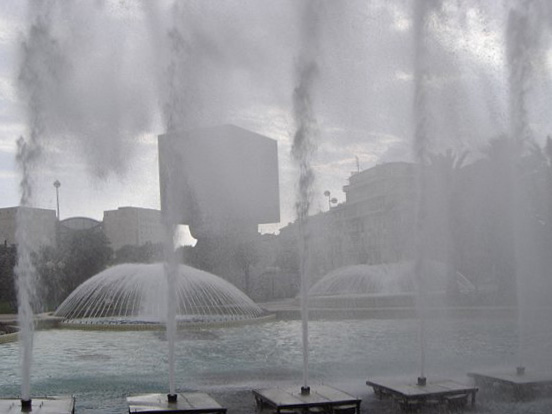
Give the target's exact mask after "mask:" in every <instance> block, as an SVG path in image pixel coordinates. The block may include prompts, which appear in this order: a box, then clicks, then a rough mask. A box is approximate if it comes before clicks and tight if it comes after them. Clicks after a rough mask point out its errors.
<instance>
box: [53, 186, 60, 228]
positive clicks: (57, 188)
mask: <svg viewBox="0 0 552 414" xmlns="http://www.w3.org/2000/svg"><path fill="white" fill-rule="evenodd" d="M54 187H56V204H57V219H58V220H59V187H61V183H60V182H59V180H56V181H54Z"/></svg>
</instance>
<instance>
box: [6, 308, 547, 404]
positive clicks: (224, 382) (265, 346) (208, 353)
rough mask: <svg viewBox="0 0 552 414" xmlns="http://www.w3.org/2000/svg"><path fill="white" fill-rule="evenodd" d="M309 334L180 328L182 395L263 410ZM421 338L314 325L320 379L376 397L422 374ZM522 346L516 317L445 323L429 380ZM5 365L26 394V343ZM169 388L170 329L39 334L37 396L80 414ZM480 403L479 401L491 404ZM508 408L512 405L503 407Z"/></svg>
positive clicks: (290, 375) (411, 326)
mask: <svg viewBox="0 0 552 414" xmlns="http://www.w3.org/2000/svg"><path fill="white" fill-rule="evenodd" d="M300 332H301V324H300V321H273V322H267V323H264V324H251V325H245V326H233V327H226V328H209V329H198V330H193V331H192V330H188V331H180V332H178V338H177V347H176V354H177V366H176V373H177V387H178V391H180V390H200V391H207V392H212V391H214V392H218V393H222V394H225V393H226V394H227V395H230V394H232V393H239V395H240V396H241V397H240V398H242V399H243V400H244V401H243V404H241V405H242V406H243V407H244V411H243V412H248V410H249V411H250V412H253V410H254V400H253V397H252V395H250V393H246V392H245V391H246V390H250V389H252V388H260V387H267V386H270V387H272V386H279V385H287V384H295V383H296V384H298V386H299V384H300V381H301V372H302V371H301V370H302V348H301V347H302V345H301V333H300ZM417 334H418V323H417V321H416V320H413V319H399V320H375V319H369V320H346V321H312V322H311V323H310V337H311V338H310V352H311V353H310V372H311V384H313V385H314V384H317V383H325V384H328V385H333V386H337V387H340V388H341V389H343V390H345V391H348V392H351V393H353V394H355V395H357V396H359V397H361V398H363V399H365V398H366V397H368V398H372V396H371V390H370V389H368V387H367V386H366V385H365V381H366V379H367V378H368V377H371V376H372V377H373V376H382V375H390V376H395V375H396V376H398V375H402V374H408V375H410V374H411V375H412V377H413V378H414V377H415V376H416V375H417V369H418V358H419V350H418V345H417V344H418V339H417ZM517 343H518V340H517V333H516V322H515V320H514V319H509V318H488V319H476V318H455V319H442V320H441V319H439V320H435V321H434V322H433V323H432V324H431V326H430V328H429V338H428V350H427V359H428V360H427V376H428V378H431V377H434V376H447V377H449V378H451V377H452V378H457V379H460V380H464V381H468V378H467V377H466V375H465V374H466V373H467V372H469V371H470V370H473V369H483V368H485V367H496V366H497V365H504V366H509V365H510V364H512V367H515V355H516V353H517V346H518V345H517ZM551 345H552V333H551V332H549V331H548V330H547V331H546V332H542V336H541V337H539V338H538V339H537V340H536V341H535V353H534V355H535V358H534V361H532V363H535V364H537V365H540V367H541V368H547V369H549V370H550V371H552V369H551V367H552V361H551V359H550V358H546V357H544V355H545V354H547V355H549V356H550V355H552V349H551ZM537 350H539V352H537ZM543 353H544V354H543ZM0 361H1V363H0V364H1V368H2V375H1V376H0V396H4V397H14V396H15V397H16V396H18V395H19V383H20V379H19V350H18V346H17V344H16V343H8V344H3V345H0ZM528 369H529V367H528ZM167 384H168V374H167V356H166V342H165V337H164V333H163V332H155V331H135V332H128V331H125V332H120V331H80V330H59V329H56V330H46V331H39V332H37V334H36V338H35V347H34V363H33V373H32V390H33V396H36V397H39V396H41V395H62V394H73V395H75V396H76V399H77V404H76V412H77V414H80V413H87V414H88V413H124V412H126V410H127V407H126V403H125V397H126V396H127V395H129V394H136V393H147V392H166V390H167V387H168V385H167ZM480 401H481V400H480V399H479V400H478V407H486V406H485V404H484V403H482V404H483V405H481V404H479V403H480ZM368 403H369V402H368ZM539 404H541V406H542V402H541V403H539ZM363 406H364V407H366V403H365V402H363ZM509 407H512V410H513V409H514V406H512V405H509ZM548 408H550V406H548ZM480 409H481V408H478V410H480ZM543 409H544V408H543ZM516 410H517V409H516ZM229 411H230V410H229ZM233 411H234V412H235V410H233ZM482 412H486V411H485V410H483V411H482ZM492 412H494V411H492ZM501 412H509V411H507V410H504V409H503V408H501ZM510 412H517V411H510ZM531 412H540V411H531ZM543 412H545V411H543Z"/></svg>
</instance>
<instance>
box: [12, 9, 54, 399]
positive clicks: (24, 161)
mask: <svg viewBox="0 0 552 414" xmlns="http://www.w3.org/2000/svg"><path fill="white" fill-rule="evenodd" d="M30 12H31V14H32V16H31V19H32V21H31V25H30V27H29V31H28V33H27V37H26V38H25V40H24V42H23V44H22V60H21V64H20V69H19V78H18V81H19V83H18V86H19V91H20V94H21V97H22V100H23V102H24V108H25V112H26V113H25V115H26V123H27V137H26V138H24V137H20V138H19V139H18V141H17V157H16V160H17V164H18V167H19V170H20V173H21V181H20V192H21V198H20V207H21V208H20V209H19V210H18V214H17V230H16V243H17V256H18V258H17V265H16V267H15V274H16V277H17V299H18V323H19V329H20V331H19V335H20V340H19V346H20V350H21V400H22V401H26V402H29V403H30V399H31V384H30V382H31V380H30V377H31V364H32V348H33V324H34V322H33V319H34V316H33V306H34V307H35V308H38V304H37V301H38V300H37V299H38V298H37V296H36V290H37V289H36V284H37V279H38V277H37V271H36V269H35V267H34V264H33V261H32V256H31V253H32V252H33V250H35V249H36V246H35V245H34V244H33V232H32V229H31V225H32V216H31V214H32V213H31V211H30V210H29V209H28V207H30V206H32V204H33V197H34V192H35V190H36V180H37V177H38V174H39V171H38V168H39V166H40V164H41V154H42V150H43V143H44V140H45V136H46V134H47V133H48V121H49V120H48V115H47V112H48V109H47V107H48V100H47V97H48V96H49V94H50V93H51V92H52V90H55V89H56V87H57V86H58V84H59V82H60V77H61V75H62V71H61V68H62V66H63V58H62V55H61V52H60V50H59V45H58V43H57V41H56V39H55V38H54V37H53V35H52V22H51V16H50V12H51V10H50V7H49V5H48V4H40V5H36V6H35V8H32V9H31V11H30Z"/></svg>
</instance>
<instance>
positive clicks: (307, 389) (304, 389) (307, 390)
mask: <svg viewBox="0 0 552 414" xmlns="http://www.w3.org/2000/svg"><path fill="white" fill-rule="evenodd" d="M309 394H310V387H301V395H309Z"/></svg>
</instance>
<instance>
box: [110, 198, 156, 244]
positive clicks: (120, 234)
mask: <svg viewBox="0 0 552 414" xmlns="http://www.w3.org/2000/svg"><path fill="white" fill-rule="evenodd" d="M103 230H104V233H105V235H106V236H107V238H108V239H109V241H110V242H111V248H112V249H113V250H114V251H117V250H118V249H120V248H121V247H123V246H126V245H131V246H142V245H144V244H146V243H153V244H155V243H162V242H163V223H162V222H161V212H160V211H159V210H154V209H149V208H139V207H119V208H118V209H117V210H107V211H104V216H103Z"/></svg>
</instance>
